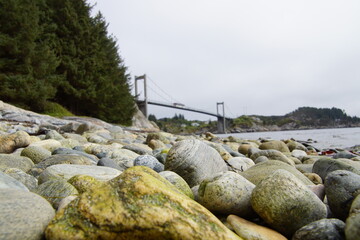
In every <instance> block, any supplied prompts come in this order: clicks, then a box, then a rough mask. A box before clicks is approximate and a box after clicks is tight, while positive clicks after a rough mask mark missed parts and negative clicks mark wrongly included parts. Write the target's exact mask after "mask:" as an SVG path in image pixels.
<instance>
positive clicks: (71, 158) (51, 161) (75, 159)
mask: <svg viewBox="0 0 360 240" xmlns="http://www.w3.org/2000/svg"><path fill="white" fill-rule="evenodd" d="M57 164H77V165H95V164H94V162H93V161H92V160H90V159H89V158H87V157H84V156H80V155H77V154H56V155H52V156H50V157H48V158H46V159H45V160H44V161H42V162H40V163H38V164H36V165H35V166H34V167H35V168H39V169H42V170H44V169H45V168H47V167H50V166H52V165H57Z"/></svg>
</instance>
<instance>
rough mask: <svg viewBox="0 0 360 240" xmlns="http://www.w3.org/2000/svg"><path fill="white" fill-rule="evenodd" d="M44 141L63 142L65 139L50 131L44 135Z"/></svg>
mask: <svg viewBox="0 0 360 240" xmlns="http://www.w3.org/2000/svg"><path fill="white" fill-rule="evenodd" d="M45 139H55V140H64V139H65V138H64V137H63V136H62V135H61V134H60V133H58V132H57V131H55V130H50V131H48V132H47V133H46V135H45Z"/></svg>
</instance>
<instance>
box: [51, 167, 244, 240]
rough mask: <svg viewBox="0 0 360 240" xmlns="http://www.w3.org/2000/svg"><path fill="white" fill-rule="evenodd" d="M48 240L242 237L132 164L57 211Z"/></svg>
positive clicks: (149, 172) (159, 178)
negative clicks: (116, 175) (118, 174)
mask: <svg viewBox="0 0 360 240" xmlns="http://www.w3.org/2000/svg"><path fill="white" fill-rule="evenodd" d="M45 233H46V238H47V239H118V240H120V239H124V240H125V239H132V240H136V239H141V240H143V239H147V240H151V239H156V240H158V239H179V240H180V239H188V240H191V239H207V240H211V239H216V240H220V239H223V240H225V239H226V240H231V239H242V238H240V237H238V236H237V235H236V234H234V233H233V232H231V231H230V230H229V229H228V228H226V227H225V226H224V225H223V224H222V223H221V222H220V221H219V220H218V219H217V218H216V217H215V216H213V215H212V214H211V213H210V212H209V211H208V210H207V209H205V208H204V207H203V206H201V205H200V204H198V203H196V202H195V201H193V200H192V199H190V198H188V197H187V196H185V195H184V194H182V193H180V192H179V191H178V190H177V188H176V187H174V186H173V185H172V184H170V183H169V182H168V181H166V180H165V179H164V178H162V177H161V176H160V175H159V174H158V173H156V172H155V171H153V170H151V169H149V168H147V167H144V166H136V167H132V168H129V169H127V170H126V171H124V172H123V173H122V174H121V175H120V176H118V177H116V178H114V179H112V180H111V181H109V182H108V183H102V184H101V186H100V187H99V186H98V187H94V188H90V189H88V190H87V191H86V192H84V193H83V194H82V195H80V197H78V198H76V199H75V200H73V201H72V202H71V203H70V204H69V205H67V206H66V207H65V208H64V209H62V210H60V211H58V213H57V215H56V216H55V218H54V219H53V221H52V222H51V223H50V224H49V225H48V227H47V229H46V232H45Z"/></svg>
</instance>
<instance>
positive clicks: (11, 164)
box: [0, 154, 34, 172]
mask: <svg viewBox="0 0 360 240" xmlns="http://www.w3.org/2000/svg"><path fill="white" fill-rule="evenodd" d="M33 166H34V163H33V162H32V161H31V160H30V158H27V157H21V156H18V155H15V154H0V168H18V169H21V170H23V171H24V172H27V171H29V170H30V169H31V168H32V167H33Z"/></svg>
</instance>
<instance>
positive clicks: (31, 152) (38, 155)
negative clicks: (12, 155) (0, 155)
mask: <svg viewBox="0 0 360 240" xmlns="http://www.w3.org/2000/svg"><path fill="white" fill-rule="evenodd" d="M20 155H21V156H24V157H28V158H30V159H31V160H32V161H33V162H34V163H35V164H36V163H39V162H41V161H43V160H44V159H45V158H48V157H50V156H51V152H50V151H49V150H47V149H45V148H43V147H39V146H28V147H26V148H24V149H23V150H22V151H21V154H20Z"/></svg>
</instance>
